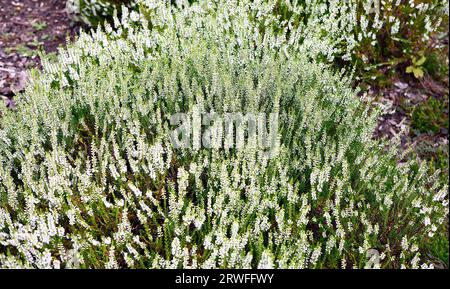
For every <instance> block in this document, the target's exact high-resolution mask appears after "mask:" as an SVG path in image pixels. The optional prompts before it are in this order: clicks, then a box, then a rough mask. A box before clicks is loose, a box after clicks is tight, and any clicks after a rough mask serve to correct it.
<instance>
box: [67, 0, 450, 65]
mask: <svg viewBox="0 0 450 289" xmlns="http://www.w3.org/2000/svg"><path fill="white" fill-rule="evenodd" d="M123 2H125V3H123ZM171 2H173V1H165V0H163V1H161V0H132V1H111V0H68V7H71V8H69V11H74V12H75V15H79V16H80V17H81V18H82V19H83V20H84V21H85V22H86V23H91V24H94V25H96V24H97V23H98V21H97V20H92V19H96V17H97V14H99V16H100V15H101V16H103V17H106V16H112V14H113V11H114V9H115V8H119V7H120V5H118V4H119V3H123V4H127V7H132V9H135V10H138V7H139V6H140V7H141V8H142V7H146V8H148V9H149V10H152V11H154V9H156V8H158V7H161V6H165V5H166V4H169V5H170V3H171ZM139 3H140V4H143V5H144V6H142V5H138V4H139ZM190 3H193V4H192V6H194V7H193V8H191V7H190V6H191V4H190ZM226 4H229V5H228V7H227V6H226ZM172 5H173V8H174V9H175V8H176V9H187V10H189V11H194V10H195V11H199V10H201V9H206V10H208V11H213V13H215V11H219V12H221V15H220V16H219V17H218V21H221V22H215V23H212V24H211V25H223V26H222V28H223V31H225V32H229V31H230V30H229V28H230V25H231V23H232V22H234V21H236V20H237V18H239V14H238V13H241V12H243V11H242V10H243V9H244V10H246V12H248V11H250V10H251V13H250V14H248V15H249V17H248V18H247V19H245V22H244V23H243V24H244V26H247V25H248V24H249V22H252V26H253V27H255V30H257V31H258V32H255V33H256V35H253V37H258V35H259V34H263V33H264V31H265V30H267V29H273V30H275V31H277V32H278V33H276V37H277V40H276V41H275V42H273V45H276V46H281V45H282V44H283V43H284V42H287V43H288V44H289V45H293V46H294V47H296V48H298V49H302V51H301V52H303V53H305V52H308V53H310V54H312V55H313V56H315V57H316V59H321V60H325V61H327V62H332V61H334V60H336V59H340V60H343V61H344V63H348V64H350V65H355V64H356V65H357V66H358V67H362V68H364V69H365V70H370V69H371V68H373V67H377V66H379V65H383V64H382V63H380V62H381V60H380V59H373V58H377V57H380V56H382V55H383V54H385V53H383V52H382V51H383V50H386V49H390V48H389V47H385V46H394V47H396V48H395V50H396V51H397V50H398V51H397V52H396V54H397V56H396V57H397V58H398V57H399V56H398V54H399V53H402V54H403V55H406V56H407V58H409V56H411V55H413V56H415V54H416V53H419V52H418V51H417V50H421V49H423V48H425V46H426V45H427V42H429V40H430V37H431V35H432V34H433V33H435V32H437V31H439V28H440V27H441V25H442V22H443V21H448V16H449V15H448V0H445V1H443V0H431V1H428V0H406V1H401V0H347V1H339V0H308V1H298V0H259V1H235V0H232V1H228V0H227V1H224V0H214V1H210V0H208V1H205V0H194V1H187V0H178V1H175V2H174V3H173V4H172ZM147 12H148V11H147ZM125 15H126V18H128V19H129V20H131V22H133V21H137V20H138V18H137V15H138V13H136V11H134V12H132V13H130V14H128V12H125ZM144 17H146V18H147V20H148V21H150V22H151V25H152V24H153V19H154V17H155V15H154V13H144ZM156 17H157V18H159V17H158V16H156ZM158 21H161V20H158ZM162 21H163V20H162ZM127 22H128V20H127ZM163 22H164V21H163ZM163 27H165V26H164V25H162V26H160V28H163ZM261 27H263V28H262V29H260V28H261ZM285 36H286V37H287V38H288V39H284V38H285ZM237 41H242V39H240V38H238V39H237ZM299 43H301V44H302V45H299ZM420 43H423V45H422V44H420ZM415 46H419V47H415ZM384 57H386V56H384ZM387 57H389V56H387ZM390 60H391V59H385V60H384V61H390ZM388 63H389V62H388Z"/></svg>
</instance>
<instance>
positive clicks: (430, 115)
mask: <svg viewBox="0 0 450 289" xmlns="http://www.w3.org/2000/svg"><path fill="white" fill-rule="evenodd" d="M448 105H449V103H448V95H445V96H444V99H436V98H434V97H430V98H428V99H427V100H426V101H424V102H423V103H421V104H420V105H418V106H416V107H415V108H414V110H413V112H412V119H411V127H412V129H413V130H417V131H418V132H420V133H429V132H431V133H439V132H440V131H441V129H446V130H448Z"/></svg>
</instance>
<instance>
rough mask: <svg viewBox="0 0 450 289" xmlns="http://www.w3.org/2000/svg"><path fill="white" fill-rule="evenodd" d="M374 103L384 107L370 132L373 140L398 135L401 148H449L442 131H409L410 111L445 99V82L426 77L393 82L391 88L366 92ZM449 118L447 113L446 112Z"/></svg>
mask: <svg viewBox="0 0 450 289" xmlns="http://www.w3.org/2000/svg"><path fill="white" fill-rule="evenodd" d="M368 95H369V97H370V98H372V99H374V100H375V103H377V104H378V105H380V106H382V107H384V108H385V112H384V113H383V114H382V115H381V116H380V117H379V119H378V125H377V127H376V129H375V131H374V133H373V136H374V138H388V139H391V138H393V137H396V136H399V137H400V140H401V149H407V148H410V147H413V148H415V147H418V146H422V145H426V146H428V147H430V148H431V147H433V148H437V147H440V146H448V145H449V140H448V131H447V129H445V128H441V130H440V132H438V133H428V134H426V133H418V132H416V131H412V127H411V110H412V109H413V108H414V107H417V106H420V105H423V103H424V102H425V101H427V100H428V99H429V98H431V97H434V98H436V99H438V100H441V101H442V100H443V99H444V97H445V96H446V95H447V97H448V82H447V81H435V80H433V79H432V78H431V77H429V76H425V77H424V78H423V79H420V80H416V79H411V78H408V77H405V78H403V79H397V80H394V81H393V85H392V86H391V87H387V88H382V89H377V88H371V89H369V91H368ZM446 118H448V110H447V113H446Z"/></svg>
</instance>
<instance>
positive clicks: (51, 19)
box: [0, 0, 80, 107]
mask: <svg viewBox="0 0 450 289" xmlns="http://www.w3.org/2000/svg"><path fill="white" fill-rule="evenodd" d="M65 5H66V0H0V98H3V99H4V101H5V102H6V104H7V105H8V106H10V107H14V105H15V104H14V101H13V100H12V97H13V96H14V94H16V93H17V92H20V91H22V90H23V89H24V87H25V84H26V80H27V73H26V71H27V69H29V68H32V67H39V66H40V60H39V56H38V51H45V52H46V53H52V52H56V51H57V48H58V47H59V46H61V45H62V46H64V45H65V43H66V39H67V37H70V38H73V37H74V35H76V34H77V33H78V31H79V29H80V26H79V25H78V24H76V23H74V22H73V21H72V20H71V19H70V18H69V17H68V15H67V13H66V9H65V8H66V7H65Z"/></svg>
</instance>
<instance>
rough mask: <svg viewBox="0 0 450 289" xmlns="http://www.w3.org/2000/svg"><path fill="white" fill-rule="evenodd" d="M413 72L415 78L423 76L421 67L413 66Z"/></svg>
mask: <svg viewBox="0 0 450 289" xmlns="http://www.w3.org/2000/svg"><path fill="white" fill-rule="evenodd" d="M413 73H414V77H415V78H421V77H423V70H422V68H420V67H415V68H414V69H413Z"/></svg>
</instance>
